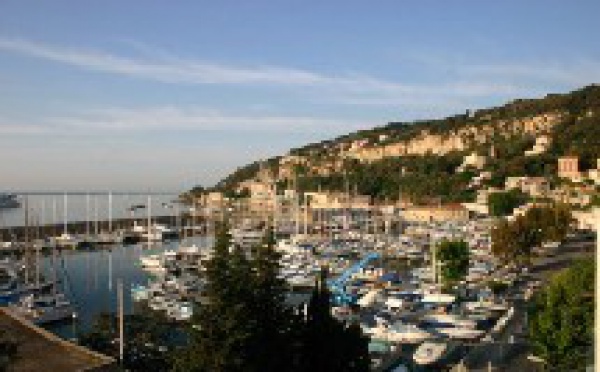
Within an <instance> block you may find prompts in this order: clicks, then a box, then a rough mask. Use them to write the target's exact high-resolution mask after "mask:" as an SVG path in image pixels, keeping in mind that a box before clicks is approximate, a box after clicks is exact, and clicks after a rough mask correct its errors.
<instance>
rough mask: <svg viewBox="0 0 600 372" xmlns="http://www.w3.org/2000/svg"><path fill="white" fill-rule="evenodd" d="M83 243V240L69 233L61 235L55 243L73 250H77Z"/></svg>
mask: <svg viewBox="0 0 600 372" xmlns="http://www.w3.org/2000/svg"><path fill="white" fill-rule="evenodd" d="M81 242H82V240H81V239H80V238H78V237H76V236H74V235H71V234H69V233H67V232H65V233H62V234H60V236H57V237H56V238H54V243H55V244H56V245H57V246H59V247H62V248H72V249H75V248H77V246H78V245H79V244H80V243H81Z"/></svg>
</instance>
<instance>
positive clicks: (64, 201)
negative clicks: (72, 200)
mask: <svg viewBox="0 0 600 372" xmlns="http://www.w3.org/2000/svg"><path fill="white" fill-rule="evenodd" d="M67 209H68V201H67V193H65V195H64V196H63V218H64V221H63V223H64V234H65V235H67V233H68V230H67V218H68V212H67Z"/></svg>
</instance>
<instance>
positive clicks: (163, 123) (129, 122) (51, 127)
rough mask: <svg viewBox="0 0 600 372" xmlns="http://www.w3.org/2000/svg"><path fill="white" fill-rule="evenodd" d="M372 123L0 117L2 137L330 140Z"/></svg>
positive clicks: (176, 112)
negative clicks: (201, 135) (213, 134)
mask: <svg viewBox="0 0 600 372" xmlns="http://www.w3.org/2000/svg"><path fill="white" fill-rule="evenodd" d="M374 124H376V123H365V122H360V121H357V120H337V119H330V118H319V117H309V116H283V115H279V116H275V115H237V114H232V113H227V112H222V111H219V110H214V109H207V108H202V107H178V106H159V107H143V108H121V107H111V108H103V109H94V110H86V111H83V112H78V113H72V114H69V115H63V116H56V117H45V118H40V119H38V120H37V121H36V122H35V123H23V122H15V121H14V120H9V119H7V118H4V119H3V118H0V134H4V135H21V136H35V135H48V134H52V135H77V136H93V135H97V134H103V135H111V134H118V133H123V132H125V133H140V132H143V133H152V132H168V131H179V132H181V131H190V132H206V131H221V132H230V133H232V135H233V134H236V133H238V134H239V133H246V132H248V131H251V132H255V133H284V134H285V133H288V134H294V133H306V132H317V133H323V135H327V134H332V133H338V132H346V131H352V130H356V129H360V128H368V127H371V126H373V125H374Z"/></svg>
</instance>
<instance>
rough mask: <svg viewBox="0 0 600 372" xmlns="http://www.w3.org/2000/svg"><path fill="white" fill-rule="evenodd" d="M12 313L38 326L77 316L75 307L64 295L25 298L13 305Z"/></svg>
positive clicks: (11, 307)
mask: <svg viewBox="0 0 600 372" xmlns="http://www.w3.org/2000/svg"><path fill="white" fill-rule="evenodd" d="M10 311H12V312H13V313H14V314H16V315H18V316H20V317H22V318H24V319H27V320H29V321H30V322H32V323H34V324H38V325H42V324H47V323H52V322H57V321H60V320H64V319H71V318H74V317H75V316H76V313H75V309H74V308H73V305H71V302H69V301H68V300H67V299H66V297H65V296H64V294H62V293H57V294H53V295H46V296H37V295H28V296H25V297H23V298H22V299H21V301H20V302H19V303H17V304H14V305H11V306H10Z"/></svg>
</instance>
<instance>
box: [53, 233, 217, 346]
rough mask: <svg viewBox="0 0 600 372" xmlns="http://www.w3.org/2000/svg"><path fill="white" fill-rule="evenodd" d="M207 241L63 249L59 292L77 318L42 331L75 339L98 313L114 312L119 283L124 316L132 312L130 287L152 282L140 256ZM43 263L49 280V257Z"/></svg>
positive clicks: (88, 326) (198, 239) (187, 240)
mask: <svg viewBox="0 0 600 372" xmlns="http://www.w3.org/2000/svg"><path fill="white" fill-rule="evenodd" d="M211 242H212V239H211V238H206V237H199V236H197V237H191V238H187V239H186V240H185V241H184V242H179V241H172V242H164V243H154V244H152V245H151V246H150V247H148V245H147V244H136V245H128V246H123V245H115V246H113V247H112V248H111V249H102V250H92V251H66V250H63V251H62V253H61V254H60V256H59V259H58V263H57V264H56V265H55V267H56V269H57V273H58V274H59V278H60V279H61V289H62V290H63V291H64V293H65V294H66V295H67V297H68V298H69V300H70V301H72V302H73V303H74V304H75V306H76V309H77V310H76V311H77V317H76V318H75V319H69V320H66V321H62V322H59V323H54V324H49V325H46V326H45V328H46V329H47V330H49V331H51V332H53V333H55V334H57V335H58V336H60V337H62V338H64V339H75V338H76V337H77V335H78V334H79V333H80V332H86V331H88V330H89V329H90V327H91V326H92V324H93V322H94V320H95V319H96V317H97V316H98V315H99V314H100V313H103V312H113V313H117V305H118V302H117V301H118V300H117V298H118V283H119V282H120V283H122V285H123V309H124V313H125V314H132V313H134V312H135V311H136V306H134V301H133V300H132V296H131V288H132V286H135V285H139V284H142V285H146V284H148V282H149V281H150V280H151V279H152V275H151V274H150V273H148V272H147V271H144V270H142V267H141V265H140V261H139V259H140V257H141V256H143V255H149V254H155V253H159V252H162V251H165V250H168V249H177V248H178V246H179V245H180V244H186V245H189V244H197V245H201V246H202V245H206V244H211ZM43 261H44V262H43V267H44V272H45V274H46V275H48V277H51V271H50V270H52V269H53V266H52V260H51V257H45V258H44V259H43ZM138 311H139V310H138Z"/></svg>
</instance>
